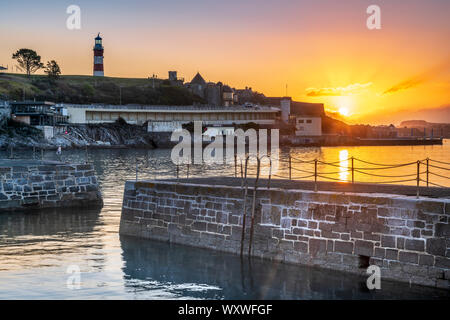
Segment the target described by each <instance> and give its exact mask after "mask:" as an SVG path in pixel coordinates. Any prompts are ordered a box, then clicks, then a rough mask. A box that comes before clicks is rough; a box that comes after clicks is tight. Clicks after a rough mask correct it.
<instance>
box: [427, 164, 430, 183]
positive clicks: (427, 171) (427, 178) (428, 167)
mask: <svg viewBox="0 0 450 320" xmlns="http://www.w3.org/2000/svg"><path fill="white" fill-rule="evenodd" d="M429 162H430V158H427V188H428V174H429V172H430V171H429Z"/></svg>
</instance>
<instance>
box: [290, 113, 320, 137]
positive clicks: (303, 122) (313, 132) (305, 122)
mask: <svg viewBox="0 0 450 320" xmlns="http://www.w3.org/2000/svg"><path fill="white" fill-rule="evenodd" d="M295 135H296V136H307V137H316V136H321V135H322V118H321V117H308V116H295Z"/></svg>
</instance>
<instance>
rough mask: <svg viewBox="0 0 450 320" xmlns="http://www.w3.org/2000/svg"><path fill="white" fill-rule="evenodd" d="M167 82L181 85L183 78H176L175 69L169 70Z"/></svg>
mask: <svg viewBox="0 0 450 320" xmlns="http://www.w3.org/2000/svg"><path fill="white" fill-rule="evenodd" d="M168 80H169V83H170V85H172V86H182V85H183V83H184V79H183V78H178V73H177V72H176V71H169V79H168Z"/></svg>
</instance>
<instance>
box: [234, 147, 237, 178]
mask: <svg viewBox="0 0 450 320" xmlns="http://www.w3.org/2000/svg"><path fill="white" fill-rule="evenodd" d="M234 177H235V178H237V155H236V153H235V154H234Z"/></svg>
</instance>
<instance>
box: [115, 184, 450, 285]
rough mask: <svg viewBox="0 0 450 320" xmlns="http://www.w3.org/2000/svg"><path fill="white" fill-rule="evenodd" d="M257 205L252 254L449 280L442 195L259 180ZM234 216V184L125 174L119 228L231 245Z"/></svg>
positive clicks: (234, 244)
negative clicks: (265, 184) (281, 185)
mask: <svg viewBox="0 0 450 320" xmlns="http://www.w3.org/2000/svg"><path fill="white" fill-rule="evenodd" d="M206 181H207V180H206ZM251 199H252V190H250V192H249V197H248V199H247V214H250V209H251ZM256 204H257V205H256V210H255V215H256V217H255V229H254V239H253V250H252V255H253V256H258V257H263V258H268V259H274V260H279V261H285V262H290V263H296V264H306V265H315V266H319V267H323V268H329V269H335V270H342V271H348V272H352V273H359V274H364V273H365V272H366V268H367V264H369V263H370V264H376V265H378V266H380V267H381V276H382V279H393V280H399V281H405V282H411V283H416V284H422V285H429V286H436V287H441V288H447V289H448V288H449V283H450V224H449V222H450V221H449V217H450V200H444V199H425V198H421V199H415V198H412V197H406V196H399V195H382V194H379V195H377V194H344V193H336V192H316V193H315V192H312V191H305V190H282V189H270V190H267V189H258V192H257V201H256ZM242 215H243V191H242V189H241V188H239V187H233V186H217V185H216V186H212V185H199V184H189V183H183V184H181V183H176V182H168V181H149V182H132V181H129V182H127V183H126V186H125V194H124V200H123V211H122V218H121V223H120V233H121V234H124V235H131V236H137V237H143V238H151V239H157V240H163V241H170V242H174V243H180V244H186V245H191V246H196V247H204V248H210V249H214V250H219V251H227V252H233V253H239V252H240V246H241V232H242ZM248 221H249V219H247V226H249V223H248ZM248 243H249V229H248V228H247V230H246V239H245V249H244V253H247V251H248Z"/></svg>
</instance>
